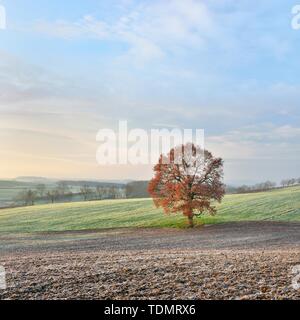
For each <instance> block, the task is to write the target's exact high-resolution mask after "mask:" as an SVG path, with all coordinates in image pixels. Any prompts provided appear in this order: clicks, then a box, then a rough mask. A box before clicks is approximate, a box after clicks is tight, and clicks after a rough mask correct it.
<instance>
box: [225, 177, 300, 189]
mask: <svg viewBox="0 0 300 320" xmlns="http://www.w3.org/2000/svg"><path fill="white" fill-rule="evenodd" d="M294 185H300V178H297V179H296V178H292V179H284V180H282V181H281V182H280V184H279V185H277V183H276V182H272V181H266V182H262V183H258V184H255V185H252V186H249V185H242V186H240V187H232V186H227V188H226V192H227V193H249V192H260V191H268V190H271V189H274V188H278V187H282V188H285V187H291V186H294Z"/></svg>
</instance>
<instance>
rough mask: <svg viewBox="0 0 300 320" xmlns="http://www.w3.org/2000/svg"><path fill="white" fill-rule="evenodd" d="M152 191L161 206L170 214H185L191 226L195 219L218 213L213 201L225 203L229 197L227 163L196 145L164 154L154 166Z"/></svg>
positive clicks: (150, 188)
mask: <svg viewBox="0 0 300 320" xmlns="http://www.w3.org/2000/svg"><path fill="white" fill-rule="evenodd" d="M154 172H155V175H154V178H153V179H152V180H151V181H150V183H149V187H148V191H149V193H150V195H151V196H152V198H153V201H154V203H155V205H156V206H157V207H162V208H163V209H164V211H165V212H166V213H176V212H182V213H183V214H184V215H185V216H186V217H187V218H188V222H189V225H190V227H193V226H194V220H193V219H194V217H195V216H200V215H201V214H203V213H204V212H207V213H209V214H211V215H214V214H215V213H216V208H215V207H214V206H213V205H212V203H211V202H212V201H213V200H215V201H218V202H221V200H222V198H223V196H224V194H225V186H224V184H223V182H222V180H223V160H222V159H221V158H214V157H213V155H212V154H211V153H210V152H209V151H207V150H202V149H201V148H200V147H198V146H195V145H194V144H192V143H188V144H186V145H181V146H178V147H176V148H173V149H172V150H171V151H170V152H169V154H168V156H165V155H161V156H160V158H159V162H158V164H157V165H156V166H155V167H154Z"/></svg>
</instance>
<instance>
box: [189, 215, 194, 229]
mask: <svg viewBox="0 0 300 320" xmlns="http://www.w3.org/2000/svg"><path fill="white" fill-rule="evenodd" d="M188 219H189V226H190V228H194V216H193V215H192V214H191V215H189V216H188Z"/></svg>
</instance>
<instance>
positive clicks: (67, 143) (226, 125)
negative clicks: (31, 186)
mask: <svg viewBox="0 0 300 320" xmlns="http://www.w3.org/2000/svg"><path fill="white" fill-rule="evenodd" d="M296 4H300V1H298V3H297V1H296V0H292V1H290V0H264V1H253V0H252V1H250V0H239V1H234V0H198V1H196V0H185V1H179V0H160V1H157V0H154V1H142V0H140V1H138V0H119V1H114V0H112V1H104V0H102V1H101V0H77V1H61V0H51V1H49V0H48V1H46V0H0V5H2V6H4V7H5V9H6V22H7V26H6V29H5V30H0V156H1V162H0V164H1V166H0V178H14V177H17V176H43V177H50V178H68V179H114V180H122V179H139V180H142V179H148V178H150V177H151V174H152V171H151V166H132V165H128V166H124V165H119V166H99V165H97V162H96V151H97V147H98V146H99V144H98V143H97V142H96V134H97V132H98V130H99V129H101V128H112V129H115V128H116V127H117V126H118V122H119V120H127V121H128V124H129V126H130V128H132V129H134V128H141V129H145V130H150V129H151V128H158V129H159V128H169V129H172V128H180V129H184V128H190V129H194V130H195V129H204V130H205V145H206V147H207V149H209V150H210V151H212V152H213V153H214V154H215V155H217V156H221V157H222V158H224V160H225V179H226V180H225V181H226V182H227V183H232V184H240V183H256V182H260V181H264V180H268V179H269V180H274V181H280V180H281V179H283V178H290V177H300V59H299V57H300V30H294V29H293V28H292V27H291V21H292V18H293V15H292V8H293V6H295V5H296Z"/></svg>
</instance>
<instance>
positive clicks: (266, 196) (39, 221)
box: [0, 187, 300, 233]
mask: <svg viewBox="0 0 300 320" xmlns="http://www.w3.org/2000/svg"><path fill="white" fill-rule="evenodd" d="M196 220H197V223H198V224H202V223H208V224H211V223H222V222H229V221H261V220H272V221H300V187H291V188H287V189H280V190H274V191H270V192H261V193H251V194H243V195H227V196H226V197H225V198H224V200H223V202H222V204H221V205H218V213H217V215H216V216H214V217H210V216H203V217H202V218H200V219H199V218H198V219H196ZM185 225H186V219H185V218H184V217H183V216H182V215H181V214H176V215H174V214H173V215H165V214H164V213H163V212H162V210H160V209H156V208H155V207H154V206H153V203H152V200H150V199H136V200H135V199H134V200H108V201H93V202H77V203H66V204H54V205H39V206H34V207H25V208H16V209H3V210H0V232H1V233H7V232H8V233H23V232H41V231H43V232H45V231H65V230H85V229H103V228H120V227H184V226H185Z"/></svg>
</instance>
